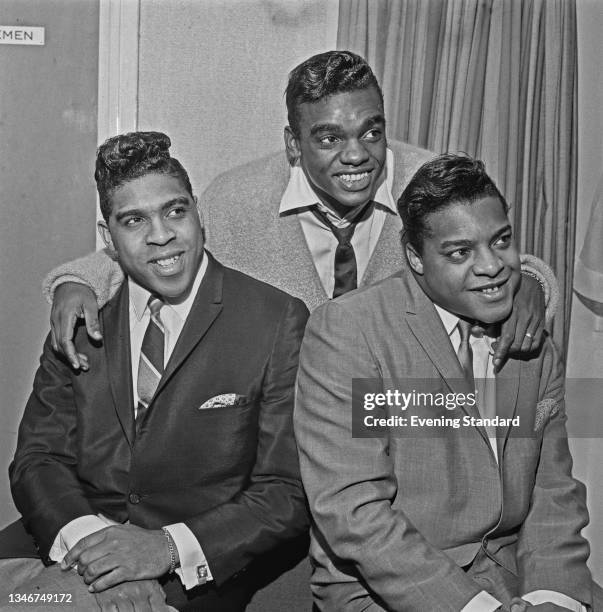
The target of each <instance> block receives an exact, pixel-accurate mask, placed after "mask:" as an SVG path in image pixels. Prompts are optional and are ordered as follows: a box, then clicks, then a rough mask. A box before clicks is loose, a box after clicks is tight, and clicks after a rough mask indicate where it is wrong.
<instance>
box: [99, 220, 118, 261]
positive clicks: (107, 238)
mask: <svg viewBox="0 0 603 612" xmlns="http://www.w3.org/2000/svg"><path fill="white" fill-rule="evenodd" d="M96 228H97V230H98V234H99V236H100V237H101V239H102V241H103V242H104V243H105V246H106V247H107V248H108V249H109V250H110V251H111V252H113V253H115V252H116V250H115V246H114V245H113V239H112V238H111V232H110V231H109V226H108V225H107V223H106V221H99V222H98V223H97V224H96Z"/></svg>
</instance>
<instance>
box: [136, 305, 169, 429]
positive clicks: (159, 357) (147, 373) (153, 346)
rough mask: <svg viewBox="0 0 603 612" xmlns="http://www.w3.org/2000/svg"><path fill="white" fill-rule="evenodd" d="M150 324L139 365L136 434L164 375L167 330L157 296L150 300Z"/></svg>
mask: <svg viewBox="0 0 603 612" xmlns="http://www.w3.org/2000/svg"><path fill="white" fill-rule="evenodd" d="M148 306H149V312H150V316H149V324H148V325H147V330H146V332H145V334H144V338H143V340H142V347H141V349H140V362H139V364H138V383H137V390H138V406H137V411H136V433H139V430H140V427H141V424H142V422H143V420H144V416H145V414H146V411H147V409H148V407H149V404H150V403H151V400H152V399H153V395H155V391H156V390H157V385H158V384H159V381H160V380H161V377H162V375H163V352H164V344H165V330H164V327H163V323H162V322H161V318H160V316H159V311H160V310H161V308H162V307H163V302H162V301H161V300H160V299H159V298H158V297H156V296H154V295H152V296H151V297H150V298H149V302H148Z"/></svg>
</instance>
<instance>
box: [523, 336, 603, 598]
mask: <svg viewBox="0 0 603 612" xmlns="http://www.w3.org/2000/svg"><path fill="white" fill-rule="evenodd" d="M543 351H544V358H543V371H542V375H541V383H540V385H541V386H540V392H539V403H538V407H537V414H536V419H537V425H536V427H537V428H540V427H542V428H543V429H542V442H541V447H540V460H539V462H538V467H537V470H536V475H535V484H534V488H533V492H532V499H531V503H530V510H529V512H528V515H527V517H526V519H525V521H524V523H523V526H522V530H521V533H520V537H519V541H518V545H517V562H518V569H519V575H520V579H521V589H522V590H521V592H522V593H529V592H532V591H537V590H541V589H544V590H549V591H557V592H560V593H563V594H564V595H567V596H569V597H571V598H573V599H575V600H576V601H579V602H581V603H584V604H589V605H590V603H591V601H590V598H591V584H592V578H591V575H590V572H589V570H588V568H587V566H586V561H587V559H588V555H589V546H588V542H587V541H586V540H585V539H584V538H583V537H582V536H581V534H580V532H581V530H582V529H583V528H584V527H586V525H587V524H588V510H587V508H586V489H585V487H584V485H583V484H582V483H581V482H579V481H578V480H576V479H575V478H573V477H572V456H571V453H570V450H569V445H568V439H567V431H566V426H565V424H566V421H567V416H566V413H565V403H564V372H563V365H562V363H561V360H560V359H559V356H558V354H557V351H556V349H555V347H554V345H553V343H552V342H551V341H550V340H547V341H546V343H545V346H544V349H543ZM542 419H544V423H543V424H540V425H539V424H538V421H540V420H542Z"/></svg>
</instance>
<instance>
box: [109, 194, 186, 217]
mask: <svg viewBox="0 0 603 612" xmlns="http://www.w3.org/2000/svg"><path fill="white" fill-rule="evenodd" d="M177 204H182V205H186V206H190V201H189V199H188V198H186V197H184V196H180V197H177V198H173V199H172V200H168V201H167V202H164V203H163V204H162V205H161V210H162V211H164V210H167V209H168V208H171V207H172V206H175V205H177ZM145 215H146V212H145V211H144V210H141V209H140V208H130V209H129V210H123V211H120V212H118V213H116V214H115V220H116V221H121V220H122V219H123V218H125V217H133V216H139V217H144V216H145Z"/></svg>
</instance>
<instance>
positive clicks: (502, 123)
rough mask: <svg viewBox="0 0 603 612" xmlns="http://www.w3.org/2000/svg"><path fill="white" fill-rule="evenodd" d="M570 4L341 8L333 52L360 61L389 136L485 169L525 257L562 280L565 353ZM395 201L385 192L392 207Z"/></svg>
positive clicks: (353, 2) (515, 1) (431, 0)
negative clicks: (379, 97) (369, 74)
mask: <svg viewBox="0 0 603 612" xmlns="http://www.w3.org/2000/svg"><path fill="white" fill-rule="evenodd" d="M576 37H577V34H576V7H575V0H340V3H339V27H338V36H337V47H338V48H339V49H349V50H351V51H354V52H356V53H358V54H360V55H362V56H363V57H365V58H366V59H367V61H368V62H369V63H370V64H371V66H372V67H373V70H374V71H375V75H376V76H377V79H378V80H379V82H380V83H381V85H382V88H383V95H384V99H385V111H386V117H387V121H388V133H389V135H390V137H392V138H396V139H399V140H404V141H406V142H410V143H412V144H416V145H419V146H422V147H425V148H427V149H431V150H433V151H435V152H437V153H442V152H446V151H450V152H464V153H467V154H469V155H472V156H475V157H478V158H480V159H483V160H484V162H485V163H486V168H487V170H488V173H489V174H490V176H492V178H493V179H494V180H495V181H496V183H497V185H498V186H499V188H500V189H501V191H502V192H503V194H504V195H505V197H506V199H507V201H508V202H509V204H510V205H511V211H510V215H511V218H512V220H513V225H514V229H515V236H516V239H517V242H518V245H519V247H520V249H521V251H522V252H527V253H532V254H534V255H537V256H538V257H540V258H541V259H544V261H546V262H547V263H549V264H550V265H551V267H552V268H553V270H554V272H555V275H556V277H557V279H558V281H559V288H560V293H561V296H560V301H559V306H558V309H557V314H556V316H555V322H554V324H553V329H552V333H553V337H554V338H555V340H556V341H557V344H558V345H559V346H561V347H564V349H565V347H567V339H568V332H569V322H570V314H571V297H572V280H573V278H572V277H573V263H574V247H575V221H576V172H577V160H576V155H577V118H576V109H577V101H576V97H577V40H576ZM398 195H399V194H394V197H397V196H398Z"/></svg>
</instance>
